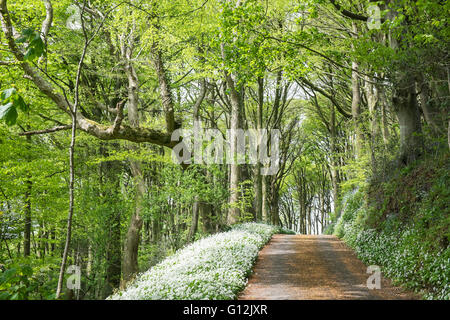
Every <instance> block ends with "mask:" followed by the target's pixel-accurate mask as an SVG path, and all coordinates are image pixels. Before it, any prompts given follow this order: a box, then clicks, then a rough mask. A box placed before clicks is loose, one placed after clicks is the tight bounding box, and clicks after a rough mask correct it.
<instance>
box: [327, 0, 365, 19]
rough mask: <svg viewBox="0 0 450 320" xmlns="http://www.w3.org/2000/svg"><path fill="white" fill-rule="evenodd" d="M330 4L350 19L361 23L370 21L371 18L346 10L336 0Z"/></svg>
mask: <svg viewBox="0 0 450 320" xmlns="http://www.w3.org/2000/svg"><path fill="white" fill-rule="evenodd" d="M330 2H331V4H332V5H333V6H334V7H335V8H336V9H337V10H338V11H339V12H340V13H342V14H343V15H344V16H346V17H348V18H351V19H353V20H359V21H367V20H368V19H369V17H366V16H362V15H360V14H357V13H353V12H351V11H348V10H345V9H344V8H342V7H341V5H340V4H339V3H337V2H336V1H335V0H330Z"/></svg>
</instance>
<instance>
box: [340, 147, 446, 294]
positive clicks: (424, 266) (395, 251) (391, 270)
mask: <svg viewBox="0 0 450 320" xmlns="http://www.w3.org/2000/svg"><path fill="white" fill-rule="evenodd" d="M448 165H449V164H448V156H443V157H441V158H439V159H437V160H436V159H434V158H431V159H425V160H422V161H421V162H418V163H417V164H415V165H413V166H410V167H408V168H403V169H400V170H399V174H398V175H394V176H393V178H392V179H391V180H390V181H388V182H386V183H385V187H384V188H383V191H382V194H383V198H382V199H384V200H378V202H380V201H381V202H382V203H384V205H382V206H381V207H380V206H378V207H373V206H374V203H373V201H372V202H371V203H370V204H369V205H368V204H367V203H366V202H365V201H362V197H363V196H364V193H363V192H361V191H359V190H358V191H353V192H349V193H347V194H346V195H345V196H344V201H343V211H342V215H341V216H340V218H339V219H338V221H337V223H336V226H335V228H334V234H335V235H336V236H338V237H340V238H342V239H343V240H344V241H345V242H346V243H347V244H348V245H350V246H351V247H352V248H353V249H355V251H356V252H357V254H358V257H359V258H360V259H361V260H362V261H363V262H365V263H367V264H376V265H380V266H381V267H382V271H383V273H384V274H385V276H387V277H389V278H392V279H393V280H395V282H396V283H398V284H402V285H404V286H406V287H407V288H411V289H414V290H416V291H418V292H420V293H421V294H423V296H424V297H425V298H429V299H447V300H448V299H450V287H449V283H450V246H449V240H450V231H449V230H450V214H449V211H448V203H449V202H450V192H449V185H448V182H449V181H450V179H449V170H448ZM430 172H432V174H430ZM418 173H421V174H420V175H419V177H420V178H419V177H418V176H417V174H418ZM412 179H413V180H412ZM386 186H388V187H386ZM419 186H421V188H418V187H419ZM424 186H427V187H426V188H425V189H424V188H423V187H424ZM371 196H372V197H375V194H374V193H373V192H372V193H371ZM405 197H406V198H405ZM375 199H376V197H375ZM402 199H404V200H402ZM403 201H409V202H410V203H408V209H404V204H405V202H403ZM394 210H395V211H394ZM374 221H376V223H374ZM374 225H376V226H377V229H374V228H373V226H374Z"/></svg>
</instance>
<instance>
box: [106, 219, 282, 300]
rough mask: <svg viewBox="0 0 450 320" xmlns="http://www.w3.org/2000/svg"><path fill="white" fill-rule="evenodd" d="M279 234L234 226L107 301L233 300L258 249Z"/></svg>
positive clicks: (189, 248) (265, 228)
mask: <svg viewBox="0 0 450 320" xmlns="http://www.w3.org/2000/svg"><path fill="white" fill-rule="evenodd" d="M277 231H278V229H277V228H276V227H272V226H269V225H265V224H260V223H244V224H239V225H235V226H233V227H232V228H231V230H230V231H227V232H222V233H218V234H214V235H212V236H209V237H207V238H203V239H201V240H199V241H196V242H194V243H192V244H190V245H188V246H186V247H185V248H183V249H180V250H178V251H177V252H176V253H175V254H174V255H173V256H170V257H168V258H166V259H165V260H163V261H162V262H161V263H159V264H158V265H156V266H154V267H153V268H151V269H149V270H148V271H147V272H145V273H143V274H141V275H140V276H138V278H137V279H136V280H135V281H134V282H133V283H132V284H131V285H130V286H129V287H128V288H127V289H126V290H124V291H122V292H118V293H116V294H113V295H112V296H110V297H108V299H111V300H121V299H123V300H155V299H168V300H188V299H234V298H236V295H237V294H238V293H239V292H240V291H241V290H242V289H243V288H244V287H245V285H246V284H247V277H248V276H249V274H250V272H251V268H252V266H253V263H254V262H255V260H256V258H257V256H258V251H259V249H260V248H261V247H262V246H263V245H264V244H265V243H267V242H268V241H269V239H270V238H271V237H272V235H273V234H274V233H276V232H277Z"/></svg>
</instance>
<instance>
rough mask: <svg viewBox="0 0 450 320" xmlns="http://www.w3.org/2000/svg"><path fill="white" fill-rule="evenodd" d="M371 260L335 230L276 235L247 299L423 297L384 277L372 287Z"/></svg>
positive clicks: (262, 257)
mask: <svg viewBox="0 0 450 320" xmlns="http://www.w3.org/2000/svg"><path fill="white" fill-rule="evenodd" d="M370 276H371V274H368V273H367V266H366V265H364V263H362V262H361V261H360V260H359V259H358V258H357V256H356V254H355V252H354V251H353V250H352V249H350V248H349V247H348V246H346V245H345V244H344V243H343V242H342V241H341V240H339V239H338V238H336V237H335V236H325V235H319V236H314V235H281V234H277V235H274V236H273V237H272V239H271V241H270V242H269V243H268V244H267V245H266V246H265V247H264V248H263V249H262V250H261V251H260V252H259V256H258V259H257V261H256V264H255V266H254V268H253V274H252V275H251V276H250V278H249V282H248V285H247V287H246V288H245V289H244V291H243V292H242V293H241V294H240V295H239V297H238V298H239V299H242V300H257V299H261V300H265V299H270V300H308V299H336V300H342V299H364V300H378V299H387V300H391V299H402V300H403V299H408V300H409V299H420V297H419V296H417V295H415V294H414V293H411V292H407V291H405V290H404V289H402V288H399V287H395V286H393V285H392V284H391V281H390V280H389V279H386V278H384V277H383V276H382V277H381V288H380V289H372V290H370V289H368V288H367V284H366V283H367V279H368V278H369V277H370Z"/></svg>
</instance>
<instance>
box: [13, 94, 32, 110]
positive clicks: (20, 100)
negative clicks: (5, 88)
mask: <svg viewBox="0 0 450 320" xmlns="http://www.w3.org/2000/svg"><path fill="white" fill-rule="evenodd" d="M14 104H15V106H16V107H18V108H19V109H20V110H21V111H23V112H27V111H28V110H29V109H30V108H29V107H28V105H27V104H26V103H25V101H24V100H23V98H22V96H19V95H18V96H17V99H16V101H15V103H14Z"/></svg>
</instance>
